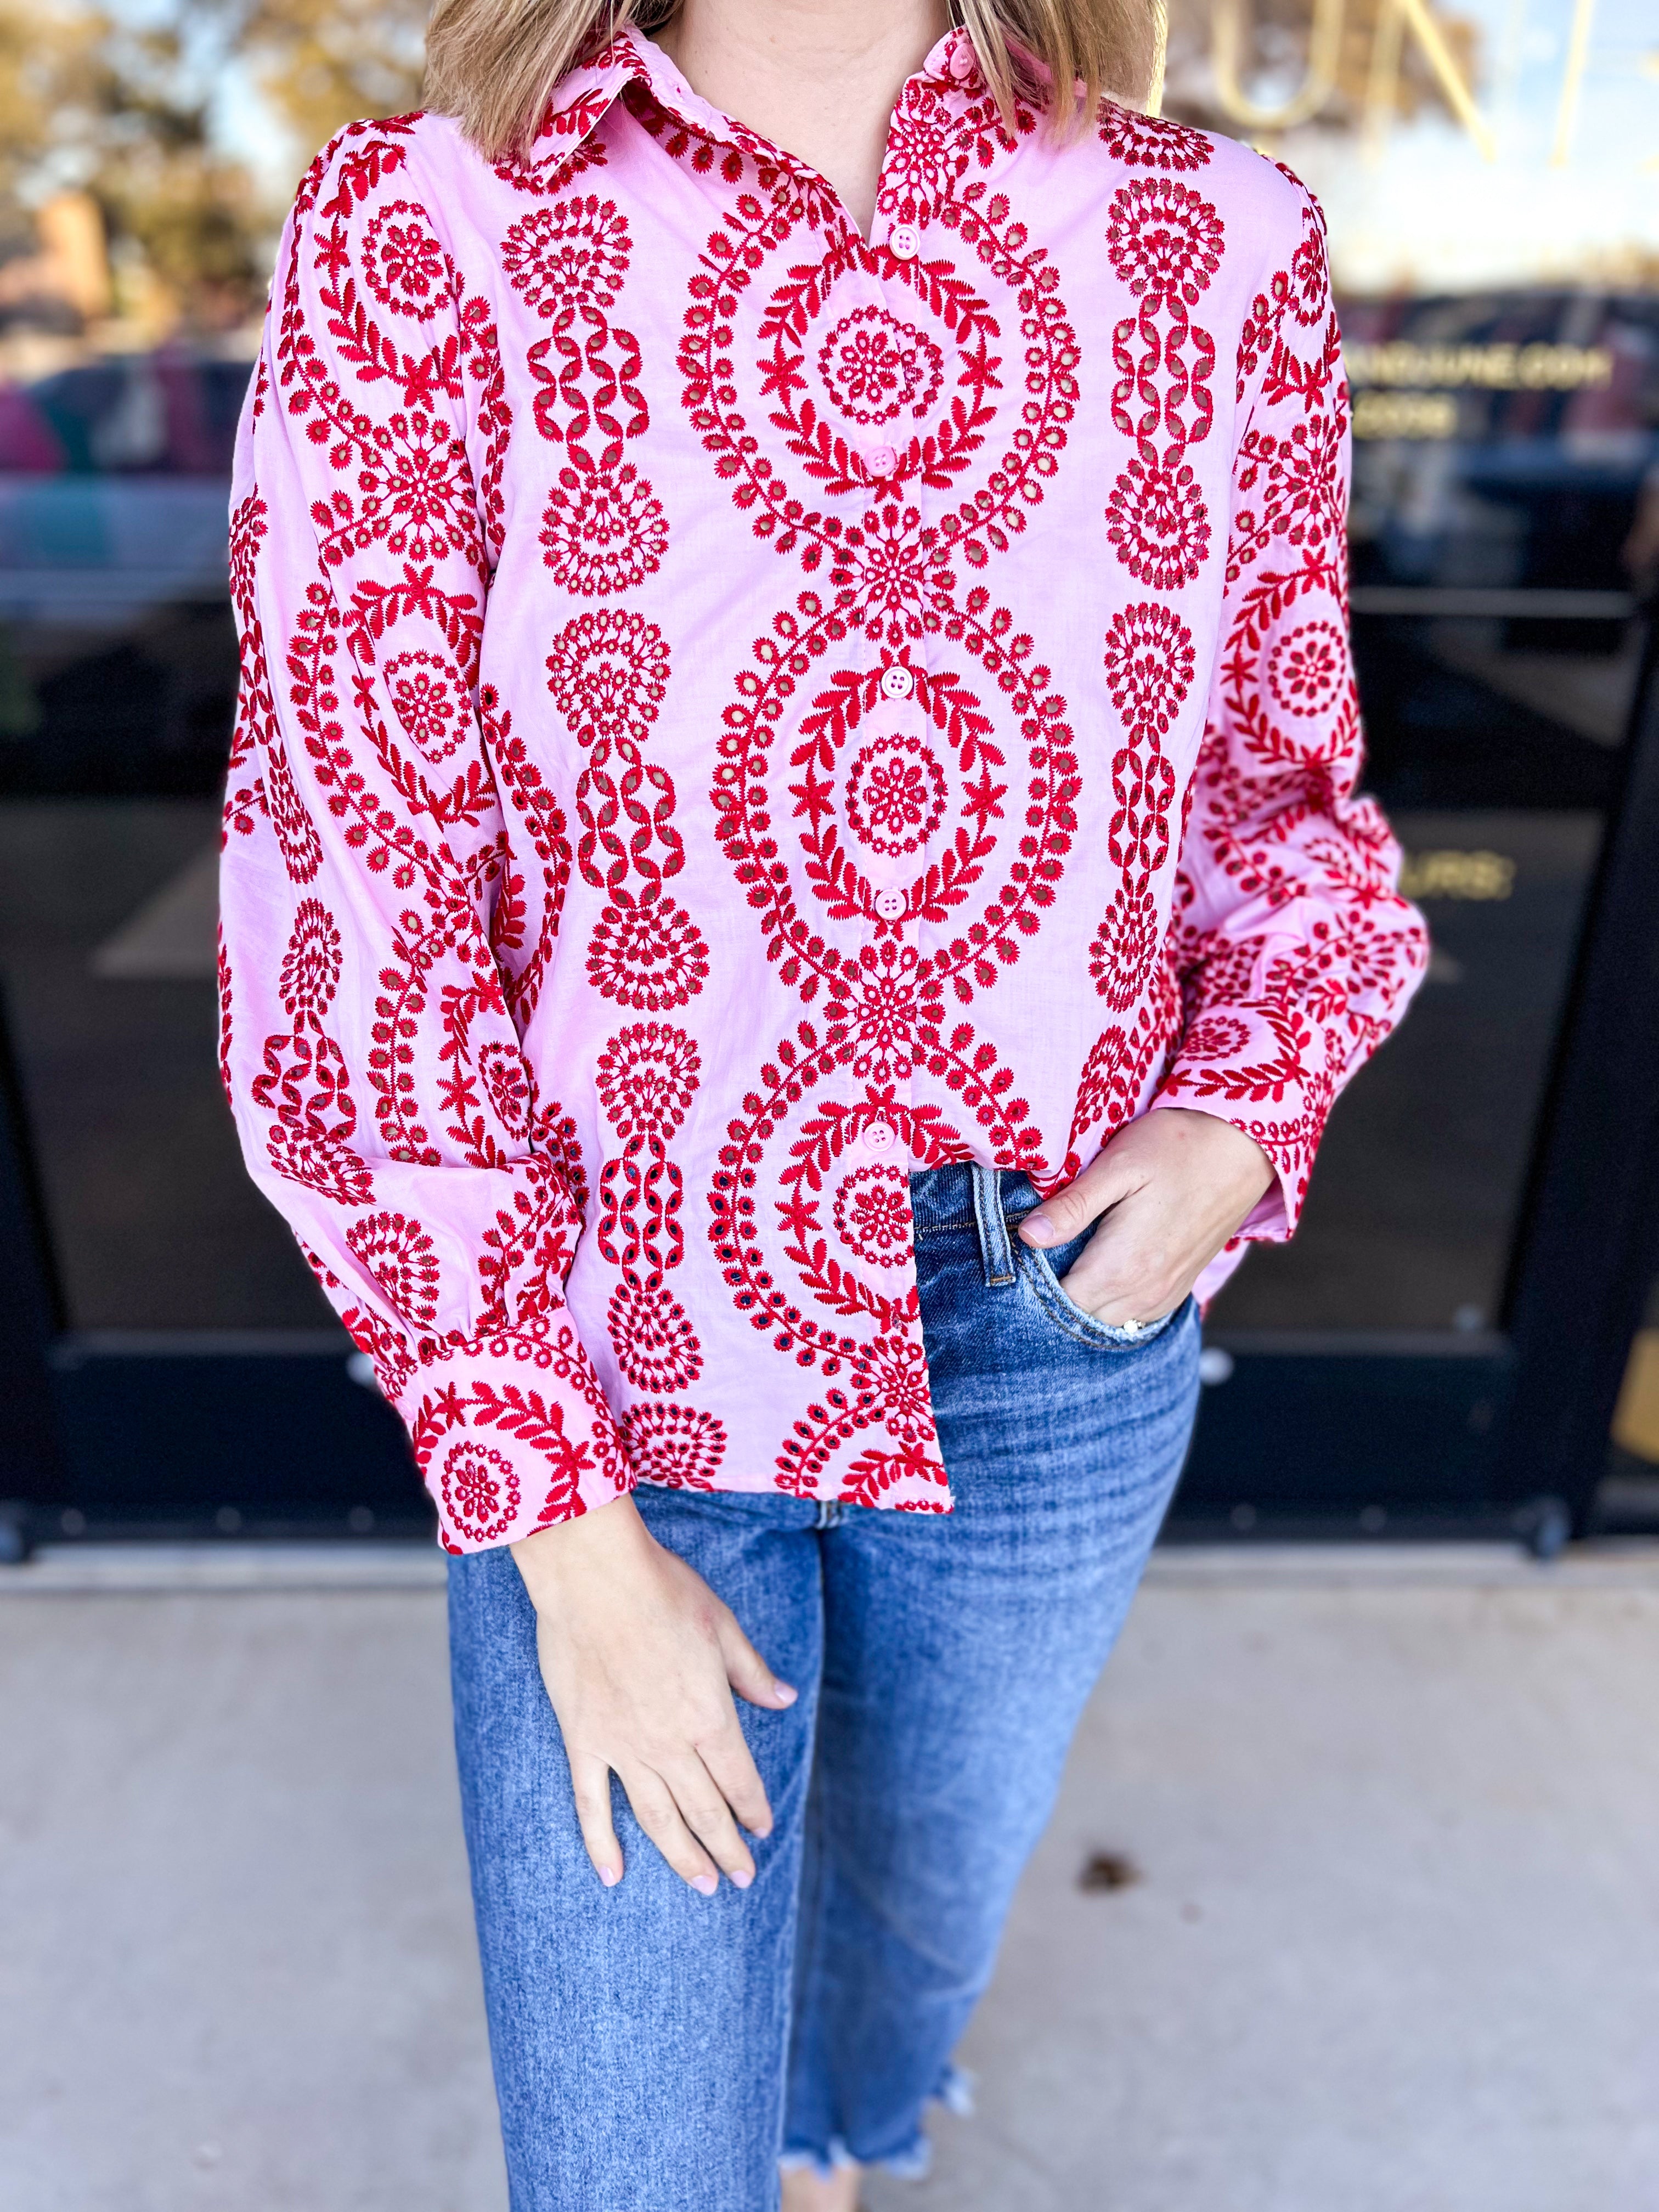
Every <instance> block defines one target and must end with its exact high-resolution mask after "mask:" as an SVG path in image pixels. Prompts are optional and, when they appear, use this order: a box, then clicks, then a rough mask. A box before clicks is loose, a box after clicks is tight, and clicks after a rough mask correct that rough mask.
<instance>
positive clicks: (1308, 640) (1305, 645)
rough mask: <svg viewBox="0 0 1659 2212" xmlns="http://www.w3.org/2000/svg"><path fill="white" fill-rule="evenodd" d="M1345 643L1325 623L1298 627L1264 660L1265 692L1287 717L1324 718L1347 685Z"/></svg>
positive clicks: (1333, 627)
mask: <svg viewBox="0 0 1659 2212" xmlns="http://www.w3.org/2000/svg"><path fill="white" fill-rule="evenodd" d="M1349 680H1350V679H1349V667H1348V641H1347V636H1346V633H1345V632H1344V631H1343V630H1341V629H1339V627H1338V626H1337V624H1336V623H1334V622H1329V621H1318V622H1308V623H1297V627H1296V628H1295V629H1291V630H1286V632H1285V635H1284V636H1283V637H1281V638H1280V639H1279V641H1278V642H1277V644H1275V646H1274V647H1273V651H1272V652H1271V653H1269V655H1268V656H1267V688H1268V690H1270V691H1271V692H1272V694H1273V703H1274V704H1275V706H1278V707H1280V708H1283V709H1284V711H1285V713H1286V714H1297V715H1303V714H1328V713H1329V711H1330V709H1331V708H1332V707H1333V706H1334V705H1335V703H1336V702H1337V701H1338V699H1339V698H1340V696H1341V695H1342V693H1343V692H1344V690H1346V687H1347V684H1348V682H1349Z"/></svg>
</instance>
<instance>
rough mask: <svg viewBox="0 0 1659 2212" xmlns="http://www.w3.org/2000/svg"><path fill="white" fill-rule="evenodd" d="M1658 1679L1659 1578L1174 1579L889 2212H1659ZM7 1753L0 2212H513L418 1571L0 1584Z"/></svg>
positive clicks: (147, 1557) (1632, 1555) (1427, 1558)
mask: <svg viewBox="0 0 1659 2212" xmlns="http://www.w3.org/2000/svg"><path fill="white" fill-rule="evenodd" d="M1656 1686H1659V1551H1656V1550H1655V1549H1654V1548H1651V1547H1650V1548H1648V1549H1645V1550H1639V1551H1624V1550H1617V1549H1613V1548H1609V1549H1607V1551H1604V1552H1599V1553H1589V1554H1585V1555H1583V1556H1578V1557H1574V1558H1570V1559H1568V1560H1567V1561H1566V1562H1565V1563H1564V1564H1563V1565H1560V1566H1559V1567H1558V1568H1555V1569H1553V1570H1548V1569H1540V1568H1537V1567H1534V1566H1532V1565H1528V1564H1526V1563H1524V1562H1522V1561H1521V1560H1520V1559H1517V1558H1516V1557H1515V1556H1514V1555H1512V1554H1509V1553H1502V1552H1498V1551H1487V1550H1480V1551H1476V1550H1461V1549H1460V1550H1456V1551H1447V1550H1436V1551H1429V1550H1425V1551H1420V1552H1411V1553H1407V1552H1392V1551H1387V1550H1383V1549H1380V1548H1379V1549H1375V1550H1367V1551H1365V1552H1364V1553H1347V1552H1331V1551H1318V1552H1292V1553H1279V1552H1268V1551H1265V1550H1261V1551H1250V1552H1243V1551H1235V1552H1230V1553H1224V1554H1207V1553H1183V1552H1180V1551H1172V1552H1166V1553H1160V1554H1159V1555H1158V1559H1157V1560H1156V1562H1155V1564H1154V1567H1153V1571H1152V1576H1151V1577H1150V1578H1149V1581H1148V1583H1147V1586H1146V1589H1145V1590H1144V1591H1143V1593H1142V1595H1141V1597H1140V1599H1139V1601H1138V1603H1137V1606H1136V1608H1135V1612H1134V1613H1133V1618H1132V1620H1131V1624H1130V1626H1129V1629H1128V1631H1127V1634H1126V1637H1125V1639H1124V1642H1123V1644H1122V1647H1121V1650H1120V1651H1119V1654H1118V1656H1117V1657H1116V1659H1115V1662H1114V1663H1113V1667H1112V1669H1111V1671H1110V1673H1109V1676H1108V1679H1107V1681H1106V1683H1105V1685H1104V1686H1103V1689H1102V1691H1101V1692H1100V1693H1099V1694H1098V1696H1097V1699H1096V1700H1095V1703H1094V1705H1093V1707H1092V1709H1091V1712H1090V1714H1089V1716H1088V1718H1087V1721H1086V1723H1085V1729H1084V1731H1083V1735H1082V1739H1081V1741H1080V1742H1079V1747H1078V1751H1077V1754H1076V1756H1075V1757H1074V1759H1073V1763H1072V1768H1071V1771H1070V1775H1069V1778H1068V1781H1067V1784H1066V1792H1065V1795H1064V1798H1063V1800H1062V1802H1061V1805H1060V1809H1059V1811H1058V1813H1057V1814H1056V1817H1055V1820H1054V1824H1053V1826H1052V1828H1051V1830H1050V1832H1049V1835H1048V1838H1047V1840H1046V1842H1045V1843H1044V1844H1043V1846H1042V1850H1041V1851H1040V1853H1039V1855H1038V1857H1037V1860H1036V1863H1035V1864H1034V1865H1033V1867H1032V1869H1031V1871H1030V1875H1029V1877H1028V1879H1027V1881H1026V1883H1025V1885H1024V1890H1023V1892H1022V1893H1021V1897H1020V1900H1019V1903H1018V1908H1017V1910H1016V1913H1015V1917H1014V1922H1013V1924H1012V1929H1011V1931H1010V1937H1009V1942H1008V1944H1007V1947H1006V1953H1005V1957H1004V1963H1003V1966H1002V1969H1001V1972H1000V1976H999V1978H998V1981H997V1984H996V1986H995V1988H994V1991H993V1993H992V1995H991V1996H990V1998H989V1999H988V2000H987V2003H986V2005H985V2007H984V2008H983V2010H982V2012H981V2016H980V2018H979V2019H978V2021H976V2022H975V2026H974V2028H973V2029H972V2031H971V2033H970V2035H969V2040H968V2044H967V2046H966V2048H965V2049H964V2051H963V2057H964V2059H965V2060H966V2062H967V2063H968V2064H969V2067H970V2068H972V2069H973V2070H974V2071H975V2073H976V2074H977V2075H978V2076H979V2082H980V2087H979V2114H978V2117H977V2118H975V2119H973V2120H970V2121H965V2122H964V2121H962V2120H957V2119H954V2118H948V2117H941V2118H940V2119H939V2122H938V2124H937V2126H936V2129H935V2134H936V2137H937V2142H938V2148H939V2156H938V2162H937V2165H936V2168H935V2172H934V2173H933V2177H932V2178H931V2179H928V2180H927V2181H926V2182H923V2183H921V2185H899V2184H896V2183H893V2182H890V2181H884V2180H878V2181H876V2182H874V2183H873V2184H872V2187H871V2191H870V2202H871V2207H872V2212H900V2208H908V2212H1659V1842H1656V1838H1659V1727H1656V1725H1655V1715H1656ZM0 1715H3V1723H0V1729H3V1734H0V1741H3V1745H4V1750H5V1757H4V1759H3V1761H0V1911H3V1920H0V1925H3V1928H4V1930H5V1936H4V1941H3V1943H0V2207H3V2212H502V2208H503V2205H504V2202H505V2191H504V2188H503V2185H502V2181H501V2166H500V2155H499V2152H498V2149H497V2148H496V2144H495V2124H494V2112H493V2105H492V2097H491V2091H490V2086H489V2068H488V2063H487V2059H486V2057H485V2052H484V2048H483V2027H482V2021H481V2017H480V2007H479V1997H478V1988H477V1968H476V1966H475V1963H474V1960H473V1956H472V1950H471V1929H470V1925H469V1920H468V1908H467V1899H466V1891H465V1868H464V1864H463V1860H462V1854H461V1847H460V1838H459V1820H458V1814H457V1810H456V1804H455V1789H454V1781H453V1771H452V1768H451V1765H450V1754H449V1747H448V1741H447V1728H448V1715H447V1692H446V1686H445V1678H444V1652H443V1619H442V1600H441V1587H440V1571H439V1567H438V1562H437V1561H436V1559H432V1558H428V1557H427V1556H426V1555H424V1554H411V1553H389V1552H381V1551H376V1550H374V1549H373V1548H371V1547H365V1548H363V1549H362V1550H356V1549H353V1550H349V1551H347V1550H344V1549H340V1550H336V1551H332V1552H310V1551H297V1550H296V1551H294V1552H283V1551H260V1552H257V1553H256V1552H253V1551H252V1550H240V1549H233V1548H229V1547H227V1548H225V1549H213V1550H209V1551H202V1552H197V1553H182V1554H181V1553H165V1552H149V1553H144V1552H136V1551H134V1552H126V1553H106V1554H100V1553H90V1552H81V1553H60V1554H58V1555H56V1556H49V1557H48V1558H47V1559H45V1560H44V1561H42V1562H41V1563H40V1564H38V1565H33V1566H31V1567H28V1568H25V1569H20V1570H6V1571H0ZM1099 1853H1107V1854H1109V1855H1113V1856H1115V1857H1116V1858H1121V1859H1122V1860H1125V1861H1127V1862H1129V1863H1130V1869H1132V1870H1133V1876H1134V1878H1133V1879H1131V1880H1129V1881H1127V1882H1124V1883H1121V1886H1118V1887H1080V1886H1079V1874H1080V1873H1081V1871H1082V1870H1083V1869H1084V1868H1085V1866H1086V1865H1087V1863H1089V1862H1090V1860H1091V1858H1092V1857H1095V1856H1096V1855H1097V1854H1099ZM1118 1870H1119V1871H1120V1872H1122V1871H1127V1870H1129V1869H1118ZM734 2212H735V2208H734Z"/></svg>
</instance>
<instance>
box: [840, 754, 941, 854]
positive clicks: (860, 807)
mask: <svg viewBox="0 0 1659 2212" xmlns="http://www.w3.org/2000/svg"><path fill="white" fill-rule="evenodd" d="M946 792H947V787H946V784H945V770H944V769H942V768H941V767H940V766H939V761H938V760H937V758H936V757H935V756H934V754H933V750H932V748H931V747H929V746H928V745H926V744H923V742H922V740H921V738H916V737H911V736H908V734H906V733H905V732H902V731H897V732H894V733H893V734H891V735H890V736H888V737H883V738H875V739H874V740H873V741H872V743H871V744H867V745H865V746H862V747H861V748H860V750H859V751H858V753H857V754H856V755H855V756H854V759H853V763H852V765H851V766H850V767H849V768H848V771H847V794H846V800H845V807H846V814H847V826H848V829H850V830H851V831H852V833H853V835H854V836H855V837H856V838H857V839H858V840H859V842H860V844H862V845H867V846H868V847H869V848H870V850H871V851H872V853H881V854H889V855H897V854H906V853H919V852H920V851H921V848H922V847H923V846H924V845H925V844H926V843H927V840H928V839H929V838H930V837H931V836H933V832H934V831H935V830H936V829H938V828H939V823H941V822H942V821H943V820H944V819H945V798H946Z"/></svg>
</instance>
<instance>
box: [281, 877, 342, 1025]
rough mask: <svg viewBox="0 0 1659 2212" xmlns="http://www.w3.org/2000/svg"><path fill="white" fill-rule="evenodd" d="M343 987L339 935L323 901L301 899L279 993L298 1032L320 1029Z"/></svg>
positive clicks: (282, 971) (284, 955)
mask: <svg viewBox="0 0 1659 2212" xmlns="http://www.w3.org/2000/svg"><path fill="white" fill-rule="evenodd" d="M339 987H340V933H339V931H338V930H337V928H336V927H335V926H334V917H333V915H331V913H330V912H329V910H328V908H326V907H325V905H324V904H323V902H322V901H321V900H320V899H314V898H308V899H301V901H300V903H299V905H298V906H297V907H295V909H294V927H293V929H292V931H291V932H290V933H289V940H288V949H287V951H285V952H284V953H283V965H282V970H281V973H280V974H279V975H278V976H277V979H276V994H277V996H278V997H279V998H280V999H281V1000H282V1002H283V1012H285V1013H286V1014H287V1016H288V1018H289V1020H290V1021H291V1022H292V1023H293V1024H294V1026H295V1029H300V1030H307V1029H311V1030H314V1029H320V1027H321V1025H322V1018H323V1016H324V1015H325V1013H326V1012H328V1010H329V1008H330V1006H332V1004H333V1003H334V994H335V992H336V991H337V990H338V988H339Z"/></svg>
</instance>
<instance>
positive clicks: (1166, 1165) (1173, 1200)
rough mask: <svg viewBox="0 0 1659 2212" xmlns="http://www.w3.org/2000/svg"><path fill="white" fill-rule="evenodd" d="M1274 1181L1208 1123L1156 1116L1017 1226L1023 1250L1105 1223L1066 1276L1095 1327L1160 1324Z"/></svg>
mask: <svg viewBox="0 0 1659 2212" xmlns="http://www.w3.org/2000/svg"><path fill="white" fill-rule="evenodd" d="M1272 1182H1273V1165H1272V1163H1271V1162H1270V1161H1269V1160H1268V1158H1267V1154H1266V1153H1265V1152H1262V1150H1261V1147H1260V1146H1258V1145H1257V1144H1255V1141H1254V1140H1253V1139H1250V1138H1249V1137H1247V1136H1246V1135H1245V1134H1244V1133H1243V1130H1242V1129H1235V1128H1234V1127H1232V1125H1231V1122H1227V1121H1217V1120H1216V1118H1215V1116H1214V1115H1212V1114H1196V1113H1192V1112H1189V1111H1188V1109H1186V1108H1184V1107H1175V1106H1166V1107H1161V1108H1160V1109H1158V1112H1157V1113H1156V1114H1143V1115H1141V1117H1140V1119H1139V1121H1131V1122H1130V1123H1129V1124H1128V1125H1127V1127H1125V1128H1122V1129H1120V1130H1119V1132H1118V1133H1117V1134H1116V1136H1115V1137H1114V1138H1113V1139H1112V1141H1111V1142H1110V1144H1109V1145H1108V1146H1107V1147H1106V1149H1105V1150H1104V1152H1102V1154H1101V1155H1100V1158H1098V1159H1097V1160H1096V1161H1095V1162H1094V1164H1093V1165H1092V1166H1091V1167H1086V1168H1085V1170H1083V1173H1082V1174H1081V1175H1080V1176H1079V1177H1078V1178H1077V1181H1076V1182H1072V1183H1068V1184H1067V1185H1066V1188H1065V1189H1064V1190H1061V1191H1057V1192H1056V1193H1055V1194H1054V1196H1053V1197H1052V1198H1045V1199H1044V1200H1043V1201H1042V1205H1041V1206H1039V1207H1037V1208H1036V1211H1035V1212H1031V1213H1028V1214H1027V1215H1026V1216H1025V1218H1024V1220H1023V1221H1022V1222H1021V1223H1020V1225H1019V1233H1020V1235H1021V1237H1024V1240H1025V1242H1026V1243H1028V1244H1038V1245H1046V1244H1065V1243H1069V1242H1070V1241H1071V1239H1072V1238H1073V1237H1076V1236H1079V1235H1080V1234H1081V1233H1082V1231H1084V1230H1085V1229H1086V1228H1087V1227H1088V1225H1089V1224H1090V1223H1091V1221H1093V1220H1096V1219H1097V1218H1098V1217H1099V1216H1101V1215H1102V1214H1103V1215H1104V1216H1105V1218H1104V1220H1103V1221H1101V1224H1100V1226H1099V1228H1098V1229H1097V1230H1096V1231H1095V1233H1094V1235H1093V1236H1092V1237H1091V1238H1090V1239H1089V1242H1088V1243H1086V1244H1085V1246H1084V1248H1083V1250H1082V1251H1081V1253H1080V1254H1079V1256H1078V1258H1077V1260H1076V1261H1074V1262H1073V1266H1072V1267H1071V1268H1070V1269H1069V1270H1068V1272H1067V1273H1066V1295H1067V1296H1068V1297H1073V1298H1075V1299H1076V1301H1077V1303H1078V1304H1079V1305H1080V1306H1082V1307H1084V1308H1085V1310H1087V1311H1088V1312H1090V1313H1091V1314H1093V1315H1094V1316H1095V1317H1096V1319H1097V1321H1103V1322H1112V1323H1114V1324H1115V1325H1118V1326H1121V1324H1122V1323H1123V1322H1131V1321H1135V1322H1150V1321H1158V1320H1161V1319H1162V1317H1163V1316H1164V1315H1165V1314H1167V1313H1171V1312H1173V1311H1174V1310H1175V1308H1176V1306H1178V1305H1179V1304H1181V1302H1182V1299H1183V1298H1184V1297H1186V1296H1187V1293H1188V1291H1190V1290H1191V1289H1192V1287H1193V1285H1194V1282H1195V1281H1196V1280H1197V1279H1198V1277H1199V1275H1200V1273H1202V1272H1203V1270H1204V1268H1205V1267H1206V1266H1207V1265H1208V1264H1209V1262H1210V1261H1212V1259H1214V1257H1215V1255H1216V1254H1217V1253H1218V1251H1219V1250H1220V1249H1221V1248H1222V1246H1223V1245H1224V1244H1225V1243H1226V1241H1227V1239H1228V1238H1229V1237H1231V1235H1232V1233H1233V1231H1235V1230H1236V1229H1237V1228H1238V1227H1239V1225H1240V1224H1241V1223H1243V1221H1244V1220H1245V1219H1246V1218H1248V1216H1249V1213H1250V1212H1251V1211H1252V1210H1253V1209H1254V1207H1255V1204H1256V1201H1257V1200H1259V1199H1260V1198H1261V1194H1262V1193H1263V1192H1264V1191H1265V1190H1267V1188H1268V1187H1269V1185H1270V1184H1271V1183H1272Z"/></svg>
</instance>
